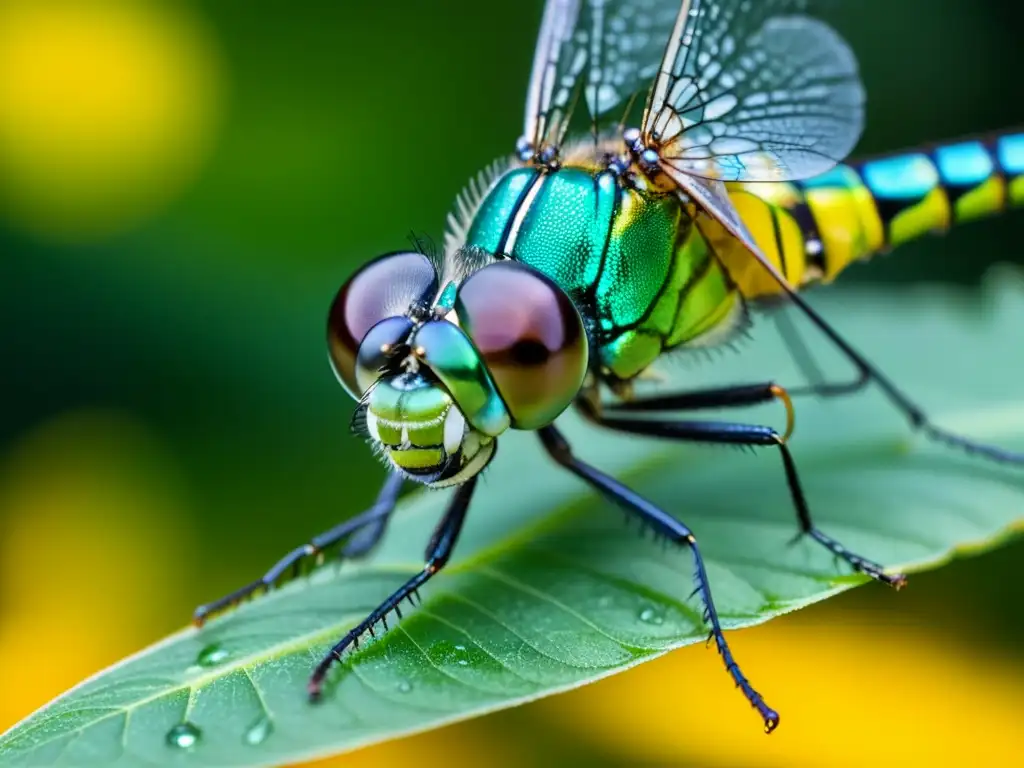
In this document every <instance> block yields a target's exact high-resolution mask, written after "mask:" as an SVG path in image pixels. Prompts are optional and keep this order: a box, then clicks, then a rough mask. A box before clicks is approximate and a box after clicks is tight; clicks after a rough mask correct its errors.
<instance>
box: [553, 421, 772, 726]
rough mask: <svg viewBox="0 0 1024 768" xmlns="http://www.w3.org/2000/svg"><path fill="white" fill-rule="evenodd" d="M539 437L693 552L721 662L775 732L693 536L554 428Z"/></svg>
mask: <svg viewBox="0 0 1024 768" xmlns="http://www.w3.org/2000/svg"><path fill="white" fill-rule="evenodd" d="M539 435H540V439H541V442H542V443H543V444H544V448H545V449H547V452H548V453H549V454H550V455H551V457H552V458H553V459H554V460H555V461H557V462H558V463H559V464H560V465H562V466H563V467H565V468H566V469H568V470H569V471H570V472H572V473H573V474H574V475H576V476H577V477H580V478H582V479H583V480H584V481H586V482H587V483H589V484H590V485H591V486H593V487H594V488H595V489H597V490H598V491H600V492H601V493H602V494H603V495H604V496H606V497H607V498H608V499H610V500H611V501H613V502H615V503H616V504H618V505H619V506H621V507H622V508H623V509H625V510H626V511H627V512H631V513H633V514H634V515H636V516H637V517H639V518H640V519H641V520H642V521H643V522H644V523H646V524H647V525H649V526H650V527H651V528H653V529H654V530H655V531H657V532H658V533H659V534H661V535H663V536H665V537H666V538H667V539H669V540H670V541H673V542H675V543H676V544H680V545H683V546H687V547H689V548H690V550H691V551H692V552H693V562H694V565H695V566H696V573H695V574H694V580H695V581H696V583H697V588H696V589H695V590H694V593H695V594H699V595H700V599H701V601H702V602H703V603H704V621H706V622H707V623H708V625H709V626H710V627H711V637H712V638H714V640H715V645H716V646H717V647H718V652H719V653H720V654H721V656H722V661H724V662H725V668H726V670H728V672H729V674H730V675H731V676H732V679H733V680H734V681H736V685H737V687H739V689H740V690H741V691H743V695H744V696H746V697H747V701H749V702H750V705H751V706H752V707H754V709H756V710H757V711H758V713H759V714H760V715H761V719H763V720H764V730H765V733H771V732H772V731H774V730H775V727H776V726H777V725H778V724H779V713H778V712H776V711H775V710H774V709H772V708H771V707H769V706H768V704H766V703H765V700H764V698H762V696H761V694H760V693H758V692H757V691H756V690H754V686H752V685H751V684H750V681H749V680H747V678H746V676H745V675H744V674H743V672H742V671H741V670H740V667H739V665H738V664H737V663H736V659H734V658H733V655H732V651H731V650H730V649H729V644H728V643H727V642H726V641H725V635H724V634H723V633H722V625H721V623H720V622H719V620H718V611H716V610H715V603H714V600H712V599H711V587H710V585H709V584H708V574H707V571H706V570H705V569H704V558H703V557H702V556H701V553H700V549H699V548H698V547H697V539H696V538H694V535H693V532H692V531H690V529H689V528H687V527H686V526H685V525H683V524H682V523H681V522H679V521H678V520H676V519H675V518H674V517H672V515H670V514H668V513H667V512H665V511H664V510H662V509H659V508H658V507H656V506H655V505H654V504H652V503H651V502H650V501H648V500H647V499H645V498H644V497H643V496H641V495H640V494H638V493H636V492H635V491H633V490H631V489H630V488H627V487H626V486H625V485H623V484H622V483H620V482H619V481H618V480H615V479H614V478H612V477H609V476H608V475H606V474H605V473H604V472H602V471H601V470H599V469H595V468H594V467H592V466H590V465H589V464H587V463H585V462H583V461H580V460H579V459H577V458H576V457H575V456H574V455H573V452H572V448H571V446H570V445H569V443H568V441H567V440H566V439H565V437H563V436H562V433H561V432H559V431H558V430H557V429H555V428H554V427H544V428H543V429H541V430H540V432H539Z"/></svg>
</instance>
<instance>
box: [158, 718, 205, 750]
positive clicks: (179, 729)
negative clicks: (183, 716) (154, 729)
mask: <svg viewBox="0 0 1024 768" xmlns="http://www.w3.org/2000/svg"><path fill="white" fill-rule="evenodd" d="M202 736H203V732H202V731H200V730H199V728H198V727H196V726H194V725H192V723H188V722H186V723H178V724H177V725H176V726H174V727H173V728H171V730H169V731H168V732H167V743H168V744H169V745H170V746H172V747H177V748H178V749H191V748H192V747H194V746H195V745H196V744H198V743H199V739H201V738H202Z"/></svg>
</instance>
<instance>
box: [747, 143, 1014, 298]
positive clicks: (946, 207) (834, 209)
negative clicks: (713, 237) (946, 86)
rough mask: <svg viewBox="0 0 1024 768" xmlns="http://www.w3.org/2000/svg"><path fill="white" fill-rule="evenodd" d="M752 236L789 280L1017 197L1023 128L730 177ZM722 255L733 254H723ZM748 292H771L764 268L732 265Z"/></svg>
mask: <svg viewBox="0 0 1024 768" xmlns="http://www.w3.org/2000/svg"><path fill="white" fill-rule="evenodd" d="M729 191H730V195H731V197H732V199H733V202H734V203H735V204H736V206H737V208H738V209H739V211H740V213H741V215H742V216H743V219H744V221H745V222H746V223H747V226H748V227H749V228H750V230H751V232H752V233H753V234H754V237H755V238H756V240H757V242H758V245H760V246H761V248H762V249H763V251H764V252H765V254H766V255H767V256H768V257H769V258H771V259H772V260H773V261H774V262H775V264H776V266H778V267H779V268H780V269H781V270H782V272H783V273H784V274H785V275H786V277H787V278H788V279H789V281H790V283H792V284H793V285H796V286H802V285H807V284H809V283H813V282H816V281H825V282H828V281H831V280H833V279H834V278H835V277H836V276H837V275H838V274H839V273H840V272H842V271H843V270H844V269H845V268H846V267H847V266H848V265H849V264H850V263H852V262H854V261H857V260H861V259H867V258H870V257H871V256H873V255H875V254H877V253H882V252H885V251H887V250H889V249H890V248H893V247H895V246H897V245H900V244H901V243H904V242H906V241H908V240H912V239H914V238H917V237H920V236H922V235H925V234H930V233H936V232H944V231H946V230H948V229H949V228H950V227H951V226H953V225H954V224H959V223H961V222H966V221H972V220H974V219H978V218H982V217H985V216H991V215H995V214H997V213H1001V212H1003V211H1005V210H1006V209H1007V208H1010V207H1014V206H1022V205H1024V133H1004V134H996V135H991V136H986V137H979V138H973V139H965V140H962V141H958V142H953V143H949V144H940V145H937V146H934V147H930V148H926V149H921V150H916V151H911V152H903V153H900V154H895V155H889V156H885V157H878V158H873V159H868V160H863V161H860V162H853V163H850V164H849V165H840V166H838V167H836V168H834V169H833V170H832V171H829V172H828V173H826V174H823V175H821V176H818V177H816V178H813V179H809V180H806V181H802V182H794V183H786V184H731V185H729ZM731 255H732V258H731V259H729V258H728V257H727V259H728V261H730V262H735V261H736V260H741V259H742V257H741V256H740V255H737V254H731ZM730 273H731V274H732V275H733V278H734V279H735V280H736V282H737V284H738V286H739V288H740V291H741V292H742V293H743V295H744V296H746V297H747V298H760V297H764V296H770V295H775V294H778V293H779V292H780V289H779V287H778V286H777V285H776V284H775V283H773V282H772V280H771V278H769V277H768V276H767V275H766V274H765V271H764V270H763V269H760V268H758V267H757V266H756V265H751V268H750V269H744V268H742V266H740V267H738V268H734V269H731V270H730Z"/></svg>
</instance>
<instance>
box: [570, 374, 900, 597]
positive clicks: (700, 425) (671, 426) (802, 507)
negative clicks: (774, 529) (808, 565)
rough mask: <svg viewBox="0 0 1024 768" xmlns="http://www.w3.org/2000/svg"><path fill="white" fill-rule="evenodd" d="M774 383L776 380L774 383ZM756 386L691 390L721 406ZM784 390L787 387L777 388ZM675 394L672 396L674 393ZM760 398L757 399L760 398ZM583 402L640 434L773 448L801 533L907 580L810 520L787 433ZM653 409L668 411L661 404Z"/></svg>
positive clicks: (892, 579) (598, 416)
mask: <svg viewBox="0 0 1024 768" xmlns="http://www.w3.org/2000/svg"><path fill="white" fill-rule="evenodd" d="M771 386H774V385H771ZM753 389H754V387H749V386H747V387H737V388H736V391H735V393H730V390H729V389H723V390H707V391H704V392H696V393H691V394H692V395H693V396H695V397H698V398H700V407H707V408H710V407H714V406H713V404H712V402H710V399H709V397H708V394H709V393H714V394H716V395H718V396H719V397H720V398H721V400H720V402H719V403H718V405H719V407H728V406H733V405H737V404H738V402H739V401H741V400H742V397H743V396H744V394H745V393H749V392H750V391H752V390H753ZM776 389H777V390H778V391H779V392H785V390H782V389H781V388H779V387H776ZM670 397H672V396H670ZM686 397H687V395H686V393H683V394H680V395H676V396H674V397H672V401H673V402H677V403H679V402H685V398H686ZM667 399H668V398H657V399H656V398H651V399H650V400H648V401H645V400H643V399H640V400H638V401H634V402H631V403H626V404H623V405H622V406H620V409H621V408H632V409H634V410H636V409H638V404H640V407H642V405H643V404H645V403H649V402H652V401H653V402H655V403H658V404H659V405H661V403H663V402H665V401H666V400H667ZM755 402H757V401H755ZM579 403H580V407H581V409H582V411H583V413H584V415H585V416H587V418H589V419H590V420H592V421H594V422H595V423H597V424H599V425H600V426H603V427H607V428H609V429H614V430H616V431H619V432H627V433H630V434H635V435H645V436H648V437H661V438H668V439H670V440H682V441H687V442H695V443H717V444H724V445H740V446H749V447H759V446H766V447H774V448H777V449H778V451H779V453H780V455H781V456H782V466H783V468H784V470H785V472H786V483H787V485H788V486H789V493H790V497H791V498H792V500H793V507H794V509H795V511H796V516H797V520H798V522H799V524H800V533H801V535H806V536H809V537H810V538H812V539H814V541H816V542H818V543H819V544H820V545H821V546H823V547H825V549H827V550H828V551H829V552H831V553H832V554H833V555H835V556H836V557H838V558H840V559H842V560H845V561H846V562H847V563H849V565H850V566H852V567H853V568H854V570H857V571H860V572H861V573H864V574H866V575H868V576H870V577H871V578H873V579H876V580H878V581H881V582H884V583H886V584H889V585H890V586H893V587H896V588H897V589H899V588H900V587H902V586H904V585H905V584H906V576H904V575H903V574H901V573H893V574H889V573H886V572H885V571H884V569H883V568H882V566H881V565H879V564H878V563H875V562H872V561H871V560H868V559H867V558H865V557H862V556H860V555H858V554H857V553H855V552H851V551H850V550H849V549H847V548H846V547H844V546H843V545H842V544H841V543H840V542H838V541H837V540H836V539H833V538H832V537H831V536H829V535H827V534H825V533H824V532H822V531H821V530H820V529H819V528H818V527H817V526H816V525H815V524H814V522H813V520H812V519H811V511H810V508H809V507H808V505H807V498H806V496H805V495H804V491H803V488H802V486H801V484H800V477H799V475H798V473H797V469H796V462H795V461H794V460H793V455H792V453H790V450H789V447H788V446H787V445H786V440H785V438H784V437H783V436H782V435H780V434H779V433H778V432H776V431H775V430H774V429H772V428H771V427H764V426H757V425H752V424H736V423H732V422H720V421H654V420H649V419H630V418H624V417H620V416H616V415H614V413H613V414H612V415H606V414H603V413H600V412H599V411H598V410H597V409H596V408H595V407H594V406H593V405H592V404H591V403H590V402H588V401H586V400H585V399H582V398H581V399H580V401H579ZM654 410H664V408H663V407H659V408H657V409H654Z"/></svg>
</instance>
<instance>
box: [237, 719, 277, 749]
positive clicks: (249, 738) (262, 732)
mask: <svg viewBox="0 0 1024 768" xmlns="http://www.w3.org/2000/svg"><path fill="white" fill-rule="evenodd" d="M273 730H274V726H273V725H272V724H271V722H270V719H269V718H267V717H261V718H260V719H259V720H257V721H256V722H255V723H253V724H252V725H250V726H249V729H248V730H247V731H246V732H245V734H244V735H243V736H242V741H244V742H245V743H246V744H250V745H252V746H256V745H257V744H262V743H263V742H264V741H266V740H267V737H268V736H269V735H270V734H271V733H272V732H273Z"/></svg>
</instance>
